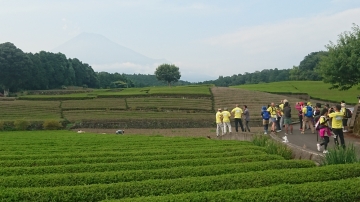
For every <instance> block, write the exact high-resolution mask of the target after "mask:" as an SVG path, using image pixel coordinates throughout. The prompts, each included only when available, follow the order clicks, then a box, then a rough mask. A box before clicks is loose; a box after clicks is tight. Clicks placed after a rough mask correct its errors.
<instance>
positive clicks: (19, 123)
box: [14, 120, 30, 130]
mask: <svg viewBox="0 0 360 202" xmlns="http://www.w3.org/2000/svg"><path fill="white" fill-rule="evenodd" d="M29 126H30V123H29V121H26V120H16V121H14V127H15V129H16V130H27V128H28V127H29Z"/></svg>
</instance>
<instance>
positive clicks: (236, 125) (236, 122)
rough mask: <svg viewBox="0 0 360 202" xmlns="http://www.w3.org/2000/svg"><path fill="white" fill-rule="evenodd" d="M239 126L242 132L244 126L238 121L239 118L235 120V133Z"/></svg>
mask: <svg viewBox="0 0 360 202" xmlns="http://www.w3.org/2000/svg"><path fill="white" fill-rule="evenodd" d="M239 124H240V128H241V131H242V132H244V126H243V123H242V120H241V119H239V118H235V130H236V132H239V131H238V126H239ZM230 132H231V131H230Z"/></svg>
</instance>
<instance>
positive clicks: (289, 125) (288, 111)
mask: <svg viewBox="0 0 360 202" xmlns="http://www.w3.org/2000/svg"><path fill="white" fill-rule="evenodd" d="M284 124H285V135H288V132H289V128H290V135H292V133H293V125H292V120H291V108H290V105H289V102H285V104H284Z"/></svg>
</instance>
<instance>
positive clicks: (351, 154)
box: [321, 144, 360, 165]
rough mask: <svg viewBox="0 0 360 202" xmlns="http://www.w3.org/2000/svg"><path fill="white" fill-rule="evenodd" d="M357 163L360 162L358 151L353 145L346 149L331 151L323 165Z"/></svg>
mask: <svg viewBox="0 0 360 202" xmlns="http://www.w3.org/2000/svg"><path fill="white" fill-rule="evenodd" d="M357 162H360V159H359V158H358V157H357V150H356V149H355V147H354V145H353V144H349V145H348V146H347V147H346V148H345V149H344V148H342V147H340V148H334V149H329V152H328V153H327V154H326V155H325V157H324V158H323V160H322V162H321V164H322V165H332V164H347V163H357Z"/></svg>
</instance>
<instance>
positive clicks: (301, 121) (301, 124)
mask: <svg viewBox="0 0 360 202" xmlns="http://www.w3.org/2000/svg"><path fill="white" fill-rule="evenodd" d="M299 122H300V130H302V127H303V117H302V116H299Z"/></svg>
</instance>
